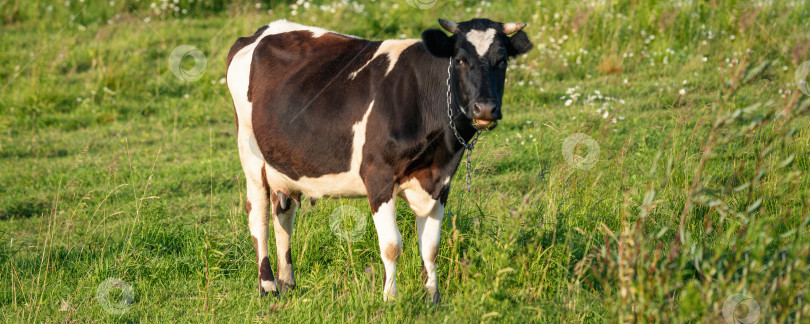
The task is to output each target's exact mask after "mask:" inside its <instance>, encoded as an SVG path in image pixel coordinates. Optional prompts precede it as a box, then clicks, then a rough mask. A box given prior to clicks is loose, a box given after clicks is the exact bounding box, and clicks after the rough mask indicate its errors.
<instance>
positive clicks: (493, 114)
mask: <svg viewBox="0 0 810 324" xmlns="http://www.w3.org/2000/svg"><path fill="white" fill-rule="evenodd" d="M496 108H497V106H496V105H495V103H494V102H491V101H482V102H476V103H474V104H473V116H475V118H476V119H483V120H498V119H500V118H501V116H500V112H499V111H497V109H496Z"/></svg>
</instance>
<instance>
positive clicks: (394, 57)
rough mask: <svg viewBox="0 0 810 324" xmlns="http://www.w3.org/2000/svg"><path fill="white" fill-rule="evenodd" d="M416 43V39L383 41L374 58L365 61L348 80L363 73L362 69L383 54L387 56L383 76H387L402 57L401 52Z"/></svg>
mask: <svg viewBox="0 0 810 324" xmlns="http://www.w3.org/2000/svg"><path fill="white" fill-rule="evenodd" d="M417 42H419V40H418V39H391V40H387V41H383V42H382V44H380V47H379V48H377V51H376V52H374V56H372V57H371V59H369V60H368V61H366V64H363V66H361V67H360V68H359V69H357V71H354V72H352V73H350V74H349V79H354V78H355V77H356V76H357V74H358V73H360V71H363V69H365V68H366V66H368V64H369V63H371V61H374V59H376V58H377V56H380V55H383V54H386V55H388V69H387V70H385V75H388V73H390V72H391V70H393V69H394V65H396V64H397V61H398V60H399V56H400V55H402V52H403V51H404V50H405V49H407V48H408V47H410V46H411V45H413V44H416V43H417Z"/></svg>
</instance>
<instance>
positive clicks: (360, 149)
mask: <svg viewBox="0 0 810 324" xmlns="http://www.w3.org/2000/svg"><path fill="white" fill-rule="evenodd" d="M439 23H440V24H441V26H442V27H443V28H444V29H445V30H447V31H449V32H450V33H452V35H451V36H447V34H445V32H443V31H441V30H437V29H431V30H427V31H425V32H424V33H422V39H421V40H417V39H407V40H386V41H381V42H380V41H370V40H365V39H360V38H357V37H353V36H347V35H342V34H338V33H334V32H330V31H327V30H324V29H320V28H315V27H308V26H303V25H299V24H295V23H292V22H289V21H286V20H279V21H275V22H273V23H271V24H269V25H267V26H264V27H262V28H260V29H259V30H257V31H256V33H255V34H254V35H253V36H250V37H242V38H239V39H238V40H236V43H234V45H233V47H232V48H231V50H230V53H228V72H227V80H228V87H229V88H230V91H231V95H232V96H233V102H234V110H235V113H236V118H237V128H238V144H239V156H240V158H241V161H242V168H243V169H244V172H245V178H246V179H247V202H246V204H245V209H246V211H247V213H248V221H249V226H250V233H251V235H252V236H253V243H254V245H255V248H256V258H257V262H258V272H259V275H258V276H259V291H260V293H261V294H263V295H264V294H267V293H269V292H273V293H274V294H278V290H284V289H287V288H293V287H295V276H294V275H293V266H292V256H291V255H290V235H291V234H292V229H293V219H294V215H295V210H296V206H300V200H299V198H300V197H301V194H304V195H306V196H307V197H309V198H310V199H311V200H312V202H313V203H314V201H315V200H314V199H316V198H320V197H324V196H331V197H361V196H366V197H368V201H369V204H370V205H371V212H372V214H373V220H374V226H375V227H376V230H377V235H378V237H379V246H380V253H381V255H382V260H383V263H384V265H385V280H384V290H383V294H384V295H383V296H384V298H385V299H386V300H388V299H390V298H395V297H396V296H397V285H396V265H397V259H398V258H399V255H400V253H401V252H402V236H401V234H400V232H399V229H398V228H397V223H396V210H395V199H396V198H397V197H401V198H403V199H405V201H406V202H407V203H408V204H409V205H410V207H411V208H412V209H413V211H414V214H416V228H417V231H418V237H419V238H418V239H419V251H420V253H421V255H422V262H423V263H424V271H425V272H426V273H427V279H426V282H425V287H426V288H427V292H428V297H429V298H430V299H432V301H433V302H437V301H438V299H439V292H438V288H437V287H438V283H437V278H436V255H437V254H438V250H439V231H440V228H441V223H442V218H443V217H444V206H445V204H446V202H447V195H448V192H449V190H450V179H451V178H452V176H453V174H454V173H455V171H456V168H457V167H458V165H459V162H460V161H461V159H462V156H463V155H464V148H465V146H464V145H463V144H462V143H461V142H460V141H459V140H458V139H457V136H456V134H454V128H451V127H450V126H449V125H450V124H451V123H452V124H453V125H454V126H455V129H457V133H458V135H460V137H461V138H462V139H463V140H464V141H469V140H470V139H471V138H472V137H473V136H474V135H475V134H476V132H477V131H478V130H481V129H492V128H493V127H494V126H495V125H496V123H497V121H498V120H499V119H500V118H501V102H502V98H503V90H504V79H505V76H506V66H507V61H508V59H509V58H510V57H514V56H516V55H519V54H523V53H525V52H527V51H529V50H530V49H531V47H532V44H531V42H530V41H529V38H528V37H527V35H526V33H524V32H522V31H521V29H522V28H523V27H524V26H525V24H523V23H498V22H494V21H491V20H487V19H474V20H470V21H467V22H462V23H454V22H451V21H446V20H441V19H440V20H439ZM507 35H512V36H511V37H510V36H507ZM448 78H449V81H448ZM448 83H449V84H450V85H452V86H451V87H450V88H451V89H452V91H451V93H452V103H451V104H450V106H449V107H448V101H447V99H448V98H447V94H448ZM448 110H451V111H450V112H451V113H452V116H453V120H452V121H451V119H450V117H448ZM268 208H272V211H273V228H274V229H275V238H276V246H277V250H278V251H277V252H278V254H277V259H278V278H274V276H273V270H272V269H271V266H270V259H269V257H268V255H269V251H268V244H267V239H268V217H267V210H268Z"/></svg>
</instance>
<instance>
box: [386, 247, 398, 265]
mask: <svg viewBox="0 0 810 324" xmlns="http://www.w3.org/2000/svg"><path fill="white" fill-rule="evenodd" d="M399 252H400V251H399V246H398V245H396V244H388V247H386V248H385V258H386V259H387V260H388V261H395V262H396V261H397V260H399Z"/></svg>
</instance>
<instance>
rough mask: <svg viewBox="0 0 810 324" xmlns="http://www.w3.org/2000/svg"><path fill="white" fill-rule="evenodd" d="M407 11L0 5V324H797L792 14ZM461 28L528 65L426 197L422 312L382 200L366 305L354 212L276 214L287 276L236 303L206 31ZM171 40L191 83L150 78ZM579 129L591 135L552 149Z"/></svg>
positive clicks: (250, 270) (411, 257)
mask: <svg viewBox="0 0 810 324" xmlns="http://www.w3.org/2000/svg"><path fill="white" fill-rule="evenodd" d="M419 6H421V7H425V8H423V9H419V8H416V7H414V6H412V5H409V3H408V1H406V0H391V1H388V0H376V1H369V2H364V1H359V0H358V1H347V0H342V1H304V0H298V1H297V2H293V1H275V0H273V1H260V2H256V1H254V2H236V3H234V4H227V1H221V0H196V1H191V0H180V1H177V0H173V1H172V0H170V1H165V0H164V1H160V0H155V1H154V2H152V1H138V0H115V1H80V0H72V1H55V2H40V1H25V0H5V1H3V0H0V20H2V25H1V26H0V28H2V32H0V34H2V36H0V48H3V50H2V51H0V81H1V82H0V86H2V90H0V274H2V275H0V319H2V321H3V322H89V321H104V322H106V321H113V322H118V321H121V322H141V321H144V322H158V321H167V320H171V321H177V322H202V321H206V322H243V321H272V322H292V321H295V322H299V321H300V322H321V321H324V322H325V321H328V322H349V321H363V322H365V321H384V322H395V321H402V322H413V321H418V322H479V321H493V322H501V321H514V322H524V321H532V322H552V323H559V322H605V321H606V322H617V321H620V322H709V323H719V322H725V321H726V320H728V319H731V320H740V323H752V320H758V321H759V322H761V323H782V322H807V321H809V320H810V305H808V302H807V300H808V297H810V296H808V292H810V291H809V290H808V289H809V288H810V287H808V282H807V278H810V237H808V233H810V229H808V226H807V225H808V222H810V218H808V209H810V126H808V125H810V124H808V122H810V118H808V114H807V110H808V108H809V107H810V99H808V97H807V95H805V94H803V93H802V92H801V91H800V90H799V87H800V86H801V85H802V83H801V82H800V81H803V80H804V79H803V77H805V78H806V74H804V75H802V73H798V74H799V78H797V77H796V74H797V73H796V71H800V72H801V70H800V69H799V66H800V65H801V64H802V63H803V62H805V61H807V60H810V32H808V31H810V3H808V1H804V0H791V1H731V0H729V1H723V0H708V1H697V0H695V1H652V0H614V1H610V0H601V1H599V0H597V1H581V2H572V3H570V4H568V2H567V1H562V0H541V1H530V0H526V1H481V2H478V1H461V0H454V1H448V0H438V1H435V3H431V2H430V1H425V0H421V2H420V3H419ZM474 17H487V18H490V19H493V20H496V21H504V22H505V21H522V22H526V23H527V24H528V26H527V27H526V29H525V31H527V33H528V34H529V35H530V38H531V39H532V41H533V42H534V43H535V49H534V50H532V51H531V52H530V53H529V54H527V55H525V56H523V57H520V58H517V59H515V60H514V61H512V62H511V63H510V68H509V71H508V74H507V75H508V76H507V78H508V80H507V89H506V94H505V98H504V115H505V118H504V120H503V121H502V122H501V123H500V126H499V127H498V128H497V129H496V130H494V131H493V132H491V133H487V134H484V135H483V136H482V138H481V141H480V144H479V145H478V148H476V150H475V151H474V152H473V170H472V171H473V177H472V178H473V182H472V187H471V190H470V191H466V186H465V185H464V175H465V169H464V166H463V165H462V166H461V167H460V169H459V172H458V173H457V174H456V177H455V179H454V189H453V191H452V192H451V195H450V199H449V203H448V204H449V205H448V208H447V214H446V217H445V222H444V224H443V230H442V245H441V250H440V252H439V261H438V266H439V280H440V286H439V287H440V291H441V292H442V302H441V303H440V304H438V305H435V306H431V305H428V304H426V303H425V302H423V300H422V294H423V290H422V287H421V282H422V281H421V263H420V259H419V256H418V251H417V243H416V234H415V229H414V227H415V226H414V223H415V221H414V216H413V214H412V213H411V212H410V210H409V209H408V208H407V207H406V206H405V204H404V203H402V202H400V203H399V205H398V207H397V210H398V215H399V216H398V222H399V228H400V231H401V232H402V234H403V242H404V243H403V245H404V247H403V248H404V254H403V256H402V257H401V258H400V262H399V267H398V282H399V289H400V300H398V301H396V302H392V303H386V302H383V301H382V294H381V292H382V281H383V278H382V277H383V273H384V271H383V267H382V262H381V261H380V257H379V251H378V247H377V238H376V233H375V232H374V230H373V226H370V225H371V217H370V215H369V210H368V204H367V202H366V201H365V200H363V199H351V200H350V199H322V200H320V201H318V203H317V204H316V205H315V206H308V205H305V206H303V207H302V208H301V209H299V212H298V214H297V219H296V227H295V232H294V234H293V238H294V241H293V253H292V255H293V264H294V265H295V268H296V278H297V283H298V286H297V288H296V290H295V291H293V292H292V293H289V294H286V295H283V296H281V297H278V298H273V297H270V298H260V297H259V296H258V294H257V293H256V266H255V263H254V258H255V256H254V252H253V244H252V242H251V239H250V236H249V232H248V227H247V216H246V215H245V212H244V201H245V185H244V182H245V179H244V176H243V173H242V170H241V165H240V162H239V158H238V153H237V148H236V137H235V122H234V119H233V118H234V117H233V111H232V108H231V99H230V94H229V93H228V90H227V87H226V85H225V84H224V83H225V82H224V80H225V79H224V77H225V58H226V55H227V51H228V49H229V48H230V46H231V44H232V43H233V41H234V40H235V39H236V38H237V37H240V36H245V35H250V34H252V33H253V32H254V31H255V30H256V29H257V28H258V27H260V26H262V25H264V24H266V23H268V22H270V21H273V20H276V19H280V18H287V19H288V20H292V21H296V22H299V23H302V24H308V25H315V26H319V27H323V28H327V29H332V30H336V31H339V32H342V33H347V34H353V35H358V36H361V37H366V38H372V39H386V38H401V37H407V38H416V37H419V34H420V33H421V31H423V30H425V29H427V28H438V24H437V23H436V18H446V19H451V20H455V21H463V20H467V19H470V18H474ZM180 45H191V46H194V47H196V48H198V49H199V50H200V51H201V52H202V53H203V54H204V55H205V59H206V61H205V63H206V65H205V71H204V72H202V73H201V78H200V79H199V80H196V81H184V80H181V79H179V78H177V77H175V75H173V74H172V71H171V68H170V66H169V61H168V60H169V56H170V53H171V52H172V51H173V50H174V49H175V48H177V47H178V46H180ZM195 63H196V62H195V61H194V60H193V59H190V57H186V58H184V60H183V61H182V62H181V65H180V67H182V68H183V69H186V70H188V69H192V66H194V64H195ZM808 94H810V92H808ZM579 133H582V134H585V135H587V136H588V137H589V138H590V139H592V141H589V140H585V141H583V142H581V143H580V144H581V145H570V144H572V142H571V141H570V140H569V141H568V142H566V139H567V138H577V137H576V136H581V135H575V134H579ZM572 136H574V137H572ZM564 143H566V144H565V145H564ZM573 143H576V140H574V142H573ZM597 147H598V154H597V153H596V148H597ZM566 150H567V151H566ZM568 153H573V155H574V156H575V158H574V160H573V162H570V161H567V160H566V156H569V155H568ZM589 154H591V155H589ZM576 156H583V157H584V158H579V159H577V158H576ZM588 156H590V157H588ZM340 206H352V207H355V208H357V209H359V210H360V211H361V212H362V213H363V214H364V215H365V218H364V219H362V220H365V222H363V221H362V220H358V219H351V218H340V213H339V212H335V211H336V210H341V209H337V208H338V207H340ZM330 220H336V221H338V222H339V225H340V226H339V227H340V228H342V229H352V228H359V229H360V231H359V233H360V234H359V236H358V237H357V239H356V240H354V241H351V242H350V241H346V240H342V239H340V238H339V236H338V235H335V233H334V232H333V230H331V229H330V226H329V222H330ZM364 223H366V224H367V225H366V227H365V228H364V229H363V228H362V227H357V226H362V224H364ZM270 241H271V246H270V250H271V251H274V249H275V248H274V246H273V245H274V241H273V240H272V239H271V240H270ZM271 254H272V253H271ZM271 263H273V264H274V267H275V261H274V260H271ZM108 279H110V280H108ZM117 280H121V281H123V282H124V283H125V284H124V285H115V284H114V283H116V282H117ZM111 283H112V284H113V285H112V286H111V285H110V284H111ZM122 287H123V288H124V289H122ZM126 288H130V289H126ZM735 316H736V319H735V318H734V317H735Z"/></svg>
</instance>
